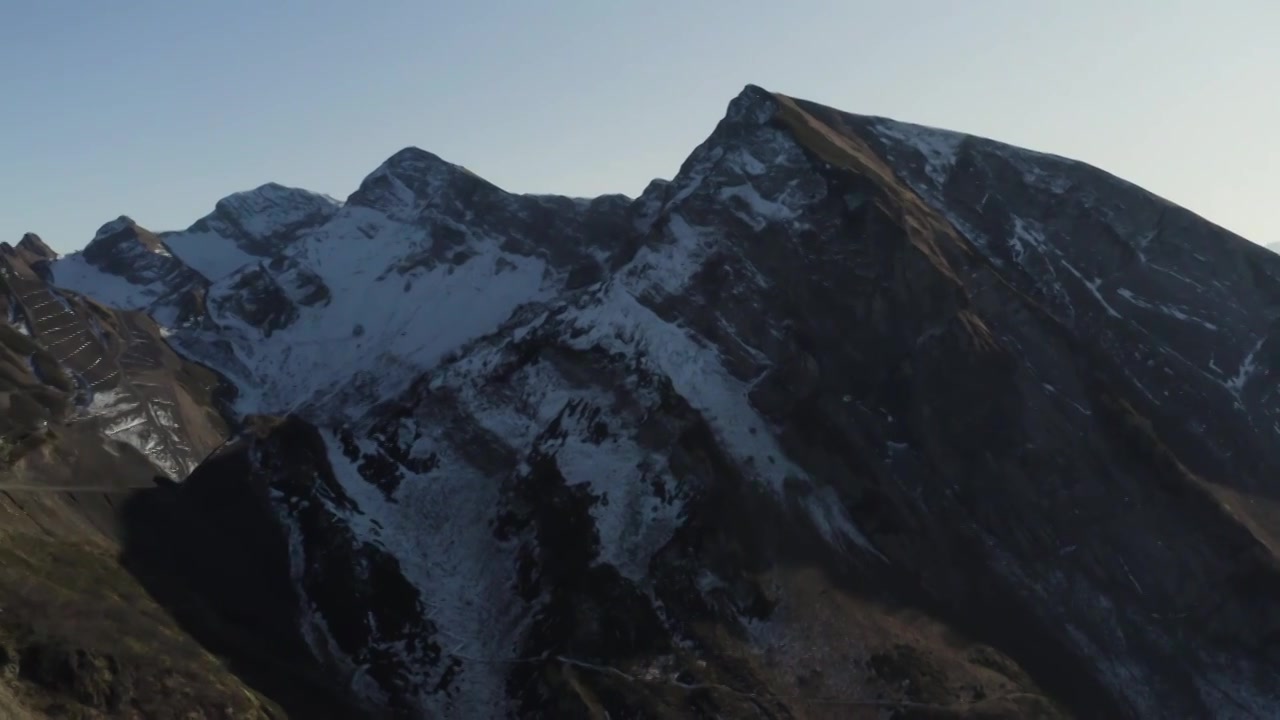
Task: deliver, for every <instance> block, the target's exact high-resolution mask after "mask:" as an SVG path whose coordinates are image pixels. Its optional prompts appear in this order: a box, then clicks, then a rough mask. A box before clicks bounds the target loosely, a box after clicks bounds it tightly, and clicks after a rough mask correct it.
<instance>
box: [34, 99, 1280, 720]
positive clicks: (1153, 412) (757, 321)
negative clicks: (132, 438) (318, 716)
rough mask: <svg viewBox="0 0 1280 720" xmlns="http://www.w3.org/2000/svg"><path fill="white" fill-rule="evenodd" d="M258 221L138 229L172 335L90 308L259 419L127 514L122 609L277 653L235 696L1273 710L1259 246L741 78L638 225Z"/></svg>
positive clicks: (483, 210) (610, 707)
mask: <svg viewBox="0 0 1280 720" xmlns="http://www.w3.org/2000/svg"><path fill="white" fill-rule="evenodd" d="M264 187H265V189H264V188H260V189H259V190H257V191H253V192H251V193H249V194H247V195H245V196H242V197H241V196H234V197H235V198H236V199H234V200H228V201H224V202H223V203H219V204H218V206H217V209H216V210H215V213H214V214H213V215H211V216H210V217H209V218H206V219H205V220H203V221H201V222H200V223H197V226H193V228H192V229H191V230H189V231H187V234H186V235H187V239H186V240H183V239H182V238H181V237H179V235H181V234H175V235H171V236H165V243H167V244H168V245H169V246H170V247H172V248H173V251H174V253H173V254H174V255H176V256H177V259H178V260H180V261H183V262H185V264H186V265H187V266H188V267H190V268H194V270H193V272H194V271H199V274H201V275H202V277H203V278H207V279H209V280H212V281H213V282H212V283H211V284H210V285H209V286H208V289H207V294H206V296H207V298H208V301H207V303H206V307H205V309H204V311H203V312H202V314H200V315H199V316H198V317H195V318H192V319H190V321H187V322H182V323H166V322H165V319H164V313H163V312H162V307H163V306H157V305H155V303H154V300H152V299H151V298H150V297H141V296H139V297H138V298H134V296H132V295H130V294H129V293H127V292H122V293H117V296H118V297H123V298H126V299H128V300H131V301H133V300H137V302H136V303H135V304H134V305H131V306H130V307H137V308H141V309H147V310H149V311H150V312H151V313H152V314H153V315H155V316H157V319H159V320H160V321H161V323H162V324H164V325H165V328H166V329H165V332H166V334H167V340H168V341H169V342H170V343H171V344H172V345H173V346H174V347H175V348H177V349H178V350H179V351H180V352H181V353H182V354H183V355H185V356H186V357H187V358H191V359H196V360H198V361H200V362H202V363H205V364H207V365H208V366H210V367H211V368H213V369H215V370H216V371H218V372H219V373H220V374H221V375H222V376H223V377H225V378H227V380H228V381H229V382H230V383H232V384H233V385H235V386H236V388H237V389H238V391H239V393H238V397H237V399H236V401H235V405H234V409H233V414H234V415H235V416H236V417H239V418H245V417H256V416H258V415H278V416H282V417H283V419H281V420H276V421H268V420H265V419H263V418H258V420H257V421H255V422H254V423H253V424H252V429H251V430H250V431H248V432H246V433H245V434H244V435H243V436H242V437H240V438H239V439H238V440H236V441H235V442H233V443H231V444H230V445H228V446H227V447H226V448H224V451H223V452H221V453H219V454H217V455H216V456H215V457H214V458H211V459H210V460H209V461H207V462H206V463H204V464H203V465H201V467H200V468H199V469H198V470H196V472H195V473H194V474H192V475H191V477H190V479H189V480H188V481H187V483H185V484H182V485H178V486H173V487H166V488H164V489H162V490H158V491H153V492H152V493H151V494H150V497H151V498H152V499H151V500H147V501H145V502H144V503H143V505H140V506H139V507H142V508H144V509H145V508H148V507H150V508H152V512H150V513H147V512H141V513H136V514H134V515H133V516H132V517H133V518H134V519H135V520H137V519H138V518H161V517H164V518H170V520H169V521H168V522H163V521H160V520H158V519H157V520H151V521H142V522H140V523H135V527H142V528H151V531H150V534H149V535H148V534H147V533H145V532H144V533H143V536H145V537H146V538H147V539H146V540H145V541H143V542H141V543H140V544H139V545H135V546H133V547H135V548H140V550H138V553H139V554H138V555H136V557H138V558H142V559H144V560H147V559H149V560H147V561H148V562H150V563H152V564H151V567H170V568H172V569H173V570H174V572H172V573H168V574H167V575H166V573H164V572H159V573H158V575H157V577H159V576H172V577H173V578H175V579H174V580H173V581H172V582H170V583H169V584H168V585H164V586H156V584H155V583H154V582H152V583H151V587H152V588H153V592H154V593H156V594H157V596H165V597H201V598H204V599H205V601H206V602H207V606H205V610H204V612H207V613H209V614H211V615H212V616H213V617H218V618H232V619H234V622H233V625H234V626H235V627H237V628H239V631H238V632H241V633H245V634H246V635H249V636H251V635H253V628H263V629H264V630H263V632H264V633H267V634H268V635H269V636H272V637H277V639H278V640H279V641H280V647H281V648H282V653H283V654H282V655H272V654H271V653H270V652H268V651H266V650H265V649H263V648H261V647H257V646H255V645H254V644H253V643H239V644H234V643H233V644H232V646H231V647H229V648H228V652H229V653H231V654H232V655H234V656H236V657H242V658H248V659H249V660H247V662H250V665H252V658H253V657H255V654H256V656H258V657H260V658H261V657H265V658H268V659H269V660H271V661H272V662H273V663H278V662H285V663H286V664H289V663H292V662H293V661H295V660H296V661H297V662H301V663H303V664H305V665H307V667H310V668H313V670H309V671H308V672H312V671H314V672H316V673H327V674H328V677H331V678H334V679H335V682H338V683H340V684H341V685H342V687H343V688H345V689H348V690H350V691H351V692H353V693H355V694H356V695H357V696H359V698H360V699H361V700H362V702H363V703H365V705H366V706H367V709H368V711H369V712H370V713H372V715H373V716H375V717H377V716H379V713H382V714H383V715H386V714H398V715H403V716H407V717H459V718H470V717H474V718H489V717H503V716H513V717H529V718H537V717H545V718H575V717H583V718H603V717H664V718H665V717H689V718H694V717H710V716H716V715H719V716H724V717H743V718H748V717H760V718H826V717H833V718H834V717H839V718H859V717H868V718H871V717H883V716H885V715H887V714H891V715H892V716H893V717H898V718H909V717H912V718H925V717H931V718H932V717H988V718H1015V717H1017V718H1022V717H1045V718H1056V717H1068V716H1075V717H1089V718H1093V717H1116V718H1128V717H1132V718H1164V717H1220V718H1259V717H1267V716H1268V715H1269V714H1270V713H1271V712H1272V706H1273V704H1274V698H1275V697H1277V696H1278V695H1280V655H1278V654H1277V653H1276V650H1275V648H1274V647H1273V643H1272V642H1271V640H1272V639H1273V637H1274V636H1275V635H1276V633H1277V632H1280V594H1277V592H1276V590H1277V589H1278V588H1280V559H1278V558H1277V555H1276V550H1275V548H1276V547H1277V544H1276V542H1277V540H1278V539H1280V514H1277V513H1276V512H1275V508H1274V507H1273V505H1274V503H1273V501H1272V499H1271V497H1272V495H1273V494H1274V491H1275V488H1274V487H1272V486H1273V485H1274V482H1275V477H1276V470H1277V468H1280V442H1277V436H1278V435H1280V352H1278V349H1280V345H1278V344H1277V343H1280V340H1276V337H1277V332H1276V331H1277V330H1278V329H1280V258H1278V257H1276V256H1275V255H1274V254H1272V253H1269V252H1267V251H1266V250H1265V249H1262V248H1260V247H1258V246H1255V245H1252V244H1250V243H1248V242H1246V241H1245V240H1243V239H1241V238H1238V237H1236V236H1234V235H1232V234H1230V233H1228V232H1227V231H1225V230H1222V229H1221V228H1217V227H1215V226H1212V225H1211V224H1209V223H1207V222H1205V221H1204V220H1202V219H1200V218H1198V217H1196V216H1194V215H1193V214H1191V213H1189V212H1188V211H1186V210H1183V209H1181V208H1178V207H1176V206H1173V205H1171V204H1170V203H1168V202H1166V201H1164V200H1162V199H1160V198H1157V197H1155V196H1153V195H1151V194H1149V193H1146V192H1144V191H1142V190H1141V189H1139V188H1136V187H1134V186H1132V185H1129V184H1127V183H1124V182H1123V181H1120V180H1118V179H1116V178H1114V177H1112V176H1110V175H1108V174H1106V173H1105V172H1102V171H1100V170H1098V169H1096V168H1092V167H1089V166H1086V165H1084V164H1081V163H1077V162H1072V161H1069V160H1065V159H1062V158H1057V157H1053V156H1047V155H1042V154H1038V153H1032V152H1028V151H1024V150H1019V149H1016V148H1012V147H1009V146H1005V145H1001V144H999V143H996V142H993V141H989V140H985V139H981V138H974V137H969V136H963V135H958V134H954V133H948V132H944V131H940V130H935V129H931V128H923V127H919V126H914V125H909V124H905V123H899V122H894V121H890V120H886V119H883V118H876V117H866V116H855V115H849V114H846V113H842V112H839V111H836V110H833V109H830V108H826V107H823V106H819V105H815V104H813V103H808V102H804V101H800V100H796V99H793V98H789V97H786V96H782V95H776V94H772V93H769V92H766V91H764V90H762V89H760V88H757V87H748V88H746V89H745V90H744V91H743V92H742V93H741V94H740V95H739V96H738V97H737V98H736V99H735V100H734V101H733V102H732V103H731V104H730V106H729V109H728V112H727V114H726V117H725V118H724V119H723V120H722V121H721V122H720V124H719V125H718V126H717V127H716V128H715V130H714V132H713V133H712V134H711V135H710V137H708V139H707V140H706V141H705V142H704V143H703V144H702V145H700V146H699V147H698V148H697V149H695V151H694V152H693V154H692V155H691V156H690V157H689V159H688V160H687V161H686V162H685V164H684V165H683V166H682V167H681V168H680V171H679V173H677V175H676V176H675V177H674V178H672V179H671V180H670V181H655V182H654V183H652V184H651V185H650V186H649V187H648V188H647V189H646V190H645V192H644V193H643V194H642V195H641V197H640V198H638V199H636V200H634V201H632V200H629V199H626V198H622V197H616V196H610V197H604V198H598V199H595V200H576V199H568V198H557V197H548V196H524V195H515V194H511V193H508V192H506V191H504V190H502V189H500V188H498V187H496V186H494V185H492V184H490V183H488V182H486V181H484V180H483V179H481V178H478V177H476V176H475V175H473V174H472V173H470V172H469V171H467V170H465V169H463V168H460V167H458V166H455V165H452V164H450V163H448V162H446V161H444V160H442V159H441V158H439V157H437V156H435V155H432V154H430V153H427V152H425V151H422V150H418V149H416V148H409V149H406V150H404V151H401V152H399V153H397V154H396V155H394V156H393V157H392V158H390V159H389V160H387V161H386V162H385V163H384V164H383V165H382V166H380V167H379V168H378V169H377V170H375V171H374V172H373V173H372V174H371V175H370V176H369V177H368V178H366V179H365V181H364V182H363V183H362V184H361V186H360V187H359V188H358V189H357V190H356V192H355V193H353V194H352V195H351V197H350V198H348V199H347V201H346V202H345V203H342V204H341V205H340V206H339V205H337V204H326V203H325V202H324V201H322V200H319V199H316V198H315V197H312V196H309V195H304V194H302V191H293V190H289V189H285V188H280V187H278V186H264ZM197 235H199V236H200V237H204V238H205V239H206V240H208V242H205V241H203V240H202V241H201V242H195V241H193V240H191V238H193V237H196V236H197ZM215 236H216V237H215ZM210 238H213V239H210ZM184 243H185V244H184ZM219 243H221V244H219ZM101 247H104V248H105V247H106V246H105V245H102V246H101ZM124 247H127V248H134V247H137V244H136V243H134V244H125V245H124ZM144 247H145V246H144ZM182 247H185V248H186V250H185V251H183V250H180V248H182ZM202 253H203V254H202ZM88 254H89V251H88V250H86V251H85V254H84V255H88ZM66 261H67V259H66V258H64V259H61V260H58V261H57V263H56V264H54V265H53V275H54V278H55V281H56V282H58V283H59V284H62V285H64V286H67V287H70V288H71V289H75V290H84V291H90V290H91V287H90V285H89V284H88V283H86V284H85V286H84V287H77V286H76V285H75V276H72V275H68V274H64V273H61V271H60V268H61V267H62V263H64V262H66ZM112 277H115V278H118V279H120V281H121V282H124V283H126V285H128V286H129V287H132V286H133V283H135V282H152V280H149V279H147V278H143V279H141V280H136V281H135V280H133V279H130V278H129V277H127V276H126V273H125V272H124V271H120V272H113V274H112ZM148 277H150V276H148ZM166 277H177V275H168V276H166ZM67 278H71V279H67ZM197 284H198V283H197ZM157 493H161V494H157ZM156 498H160V499H156ZM147 503H151V504H149V505H148V504H147ZM223 525H234V526H236V527H238V528H239V529H238V532H237V533H236V534H237V535H238V536H239V537H241V538H251V539H252V541H251V542H241V541H237V542H236V543H231V544H228V545H227V546H225V547H220V546H218V545H217V544H216V543H213V542H211V541H210V538H211V537H213V536H215V535H216V534H217V533H216V532H215V531H214V530H213V528H216V527H220V526H223ZM166 538H172V539H173V540H172V542H173V545H174V547H187V548H192V550H191V552H190V553H189V554H185V555H183V557H184V558H185V559H186V560H185V562H183V563H179V562H177V561H176V560H174V559H173V558H169V559H167V560H166V559H165V557H164V556H163V553H161V556H160V557H155V556H154V553H152V554H148V552H147V549H148V548H152V547H155V546H157V545H163V544H164V543H165V539H166ZM255 553H257V554H256V555H255ZM165 563H168V565H166V564H165ZM144 565H145V563H144ZM179 565H181V567H180V569H179V567H178V566H179ZM241 568H243V569H244V575H243V576H239V577H242V578H243V580H242V581H241V582H238V583H237V582H233V581H232V578H235V577H237V575H236V573H237V572H240V570H239V569H241ZM140 572H141V571H140ZM229 585H230V586H236V587H251V588H263V592H264V593H265V597H267V598H269V601H264V602H263V603H261V604H259V605H255V602H254V599H253V596H251V595H250V596H246V595H245V594H243V593H241V592H239V591H235V592H229V591H227V590H226V589H225V588H226V587H227V586H229ZM184 593H185V595H184ZM264 653H265V655H264ZM311 663H314V665H312V664H311ZM268 664H271V663H268ZM254 672H256V673H257V674H256V675H254V677H257V678H266V680H263V681H262V682H263V683H265V685H261V684H260V685H258V686H262V687H265V686H270V687H273V688H275V691H273V692H287V688H288V686H289V681H288V680H287V679H281V676H278V675H273V674H272V673H271V672H267V671H264V670H263V669H262V668H261V667H258V668H257V669H256V670H255V671H254ZM272 683H275V684H274V685H273V684H272ZM281 683H283V685H282V684H281ZM272 697H280V696H278V695H272ZM291 707H297V706H296V705H294V706H291Z"/></svg>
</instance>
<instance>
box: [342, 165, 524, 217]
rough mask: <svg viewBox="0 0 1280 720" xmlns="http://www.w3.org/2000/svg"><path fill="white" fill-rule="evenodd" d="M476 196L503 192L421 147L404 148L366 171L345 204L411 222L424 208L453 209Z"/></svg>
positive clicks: (468, 171) (501, 193)
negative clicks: (370, 171) (366, 208)
mask: <svg viewBox="0 0 1280 720" xmlns="http://www.w3.org/2000/svg"><path fill="white" fill-rule="evenodd" d="M476 195H489V196H502V195H505V193H504V192H503V191H502V190H500V189H498V188H497V187H496V186H494V185H493V184H492V183H489V182H488V181H486V180H484V179H482V178H481V177H479V176H478V175H476V174H474V173H472V172H471V171H470V170H467V169H466V168H463V167H461V166H459V165H454V164H453V163H450V162H448V161H446V160H443V159H441V158H440V156H438V155H436V154H434V153H430V152H427V151H426V150H422V149H421V148H416V147H407V148H405V149H403V150H400V151H399V152H397V153H395V154H394V155H392V156H391V157H390V158H387V160H386V162H384V163H382V164H381V165H379V166H378V168H377V169H376V170H374V171H373V172H372V173H370V174H369V175H368V177H366V178H365V179H364V182H362V183H360V187H359V188H358V189H357V190H356V191H355V192H354V193H352V194H351V197H349V198H347V203H348V204H350V205H356V206H360V207H368V208H373V209H376V210H379V211H381V212H383V213H385V214H386V215H387V216H388V217H389V218H391V219H393V220H397V221H401V222H413V221H416V220H418V219H419V216H420V214H421V212H422V211H423V210H424V209H426V208H456V207H457V206H459V205H460V204H462V203H464V202H468V201H470V200H471V199H472V198H473V197H474V196H476Z"/></svg>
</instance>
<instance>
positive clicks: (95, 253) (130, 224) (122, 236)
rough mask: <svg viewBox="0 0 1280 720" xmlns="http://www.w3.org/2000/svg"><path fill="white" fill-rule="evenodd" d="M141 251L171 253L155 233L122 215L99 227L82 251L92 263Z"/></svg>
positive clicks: (108, 260)
mask: <svg viewBox="0 0 1280 720" xmlns="http://www.w3.org/2000/svg"><path fill="white" fill-rule="evenodd" d="M139 251H143V252H149V253H155V254H157V255H168V254H169V251H168V249H166V248H165V246H164V243H163V242H161V241H160V238H159V237H158V236H157V235H156V234H155V233H153V232H151V231H150V230H148V229H146V228H144V227H142V226H141V225H139V224H138V223H136V222H134V220H133V218H131V217H129V216H127V215H121V216H120V217H118V218H116V219H115V220H112V221H111V222H109V223H106V224H104V225H103V226H102V227H100V228H98V232H97V233H95V234H94V236H93V240H91V241H89V244H88V245H86V246H85V248H84V250H83V251H82V252H83V254H84V256H85V258H87V259H88V260H89V261H90V262H91V263H95V264H102V263H108V262H113V261H116V260H120V259H123V258H122V257H121V256H122V254H131V253H134V252H139Z"/></svg>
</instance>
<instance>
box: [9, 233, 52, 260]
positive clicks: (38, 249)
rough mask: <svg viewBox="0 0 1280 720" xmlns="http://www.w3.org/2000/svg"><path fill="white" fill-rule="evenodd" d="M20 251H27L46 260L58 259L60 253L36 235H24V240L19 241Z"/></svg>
mask: <svg viewBox="0 0 1280 720" xmlns="http://www.w3.org/2000/svg"><path fill="white" fill-rule="evenodd" d="M18 249H19V250H25V251H26V252H28V253H31V254H33V255H36V256H38V257H40V258H42V259H45V260H57V259H58V253H57V252H56V251H54V249H53V248H51V247H49V246H48V245H46V244H45V242H44V240H42V239H40V236H39V235H37V234H35V233H27V234H25V235H23V236H22V240H20V241H18Z"/></svg>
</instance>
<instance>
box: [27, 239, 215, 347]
mask: <svg viewBox="0 0 1280 720" xmlns="http://www.w3.org/2000/svg"><path fill="white" fill-rule="evenodd" d="M50 275H51V279H52V281H53V282H55V283H56V284H57V285H59V286H60V287H64V288H67V289H71V290H75V291H76V292H80V293H83V294H85V295H88V296H90V297H92V298H94V299H96V300H97V301H98V302H101V303H105V304H107V305H110V306H112V307H116V308H121V309H126V310H146V311H148V312H149V313H150V314H151V315H152V316H153V317H155V318H156V319H157V320H158V321H160V322H162V323H164V324H166V325H170V326H176V325H181V324H187V323H191V322H194V321H196V320H197V319H198V318H199V317H200V316H201V315H202V314H203V312H204V307H203V303H204V295H205V292H206V290H207V289H208V286H209V283H208V280H206V279H205V278H204V277H203V276H202V275H200V274H199V273H197V272H196V271H194V270H192V269H191V268H190V267H188V266H187V265H186V264H184V263H183V262H182V261H181V260H179V259H177V258H175V257H174V256H173V255H172V254H171V253H170V252H169V250H168V248H167V247H165V244H164V243H163V242H162V241H161V239H160V237H159V236H158V235H156V234H155V233H153V232H151V231H150V230H147V229H146V228H143V227H141V226H139V225H138V224H137V223H135V222H134V221H133V220H132V219H131V218H128V217H125V216H121V217H120V218H117V219H116V220H113V221H112V222H109V223H107V224H106V225H103V226H102V227H101V228H100V229H99V230H98V232H97V234H96V235H95V236H94V238H93V240H92V241H91V242H90V243H89V244H88V245H87V246H86V247H85V249H84V250H82V251H80V252H78V253H73V254H71V255H68V256H66V257H63V258H60V259H58V260H56V261H54V262H52V263H51V264H50Z"/></svg>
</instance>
